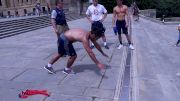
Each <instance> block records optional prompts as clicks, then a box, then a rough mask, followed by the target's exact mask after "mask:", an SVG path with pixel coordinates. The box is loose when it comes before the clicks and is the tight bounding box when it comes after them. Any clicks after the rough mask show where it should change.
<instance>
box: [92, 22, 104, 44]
mask: <svg viewBox="0 0 180 101" xmlns="http://www.w3.org/2000/svg"><path fill="white" fill-rule="evenodd" d="M104 32H105V29H104V27H103V24H102V23H101V22H98V21H97V22H94V23H93V24H92V27H91V33H92V34H91V35H92V36H91V38H93V39H95V40H97V39H99V38H100V37H101V36H102V35H103V34H104Z"/></svg>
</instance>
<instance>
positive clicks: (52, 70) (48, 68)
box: [44, 65, 56, 74]
mask: <svg viewBox="0 0 180 101" xmlns="http://www.w3.org/2000/svg"><path fill="white" fill-rule="evenodd" d="M44 69H45V70H47V71H48V72H49V73H50V74H55V73H56V72H55V71H54V69H53V68H52V67H48V66H47V65H46V66H44Z"/></svg>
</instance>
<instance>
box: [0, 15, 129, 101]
mask: <svg viewBox="0 0 180 101" xmlns="http://www.w3.org/2000/svg"><path fill="white" fill-rule="evenodd" d="M111 22H112V21H111V15H110V16H109V17H108V18H107V19H106V21H105V22H104V24H105V26H106V33H107V34H106V36H107V42H108V45H109V47H110V49H109V50H106V49H105V48H104V47H102V48H103V50H104V51H105V52H106V53H108V55H109V58H105V57H103V56H102V55H101V54H100V53H99V52H98V51H97V50H96V49H93V51H94V52H95V54H96V56H97V58H98V59H99V60H100V61H101V62H102V63H104V64H106V65H107V69H106V70H105V72H104V74H103V75H101V74H100V72H99V69H98V68H97V66H96V65H95V64H94V63H93V62H92V60H91V59H90V58H89V56H88V55H87V53H86V51H85V50H84V48H83V46H82V44H80V43H78V42H77V43H75V44H74V47H75V49H76V51H77V55H78V58H77V60H76V62H75V63H74V65H73V68H74V71H75V72H76V75H65V74H63V73H62V72H61V71H62V70H63V68H64V67H65V66H66V62H67V59H68V58H67V57H65V58H62V59H60V60H59V61H58V62H57V63H55V64H54V65H53V67H54V69H55V70H56V71H57V73H56V74H55V75H51V74H48V73H47V71H45V70H44V69H43V66H44V65H46V64H47V63H48V61H49V59H50V58H51V57H52V55H53V54H54V53H56V52H57V43H56V41H57V39H56V35H55V33H54V32H53V29H52V27H47V28H43V29H40V30H36V31H32V32H28V33H24V34H21V35H16V36H13V37H9V38H5V39H1V40H0V57H1V61H0V64H1V65H0V91H1V92H0V99H1V101H21V99H19V98H18V93H20V92H21V91H22V90H26V89H46V90H48V91H49V92H51V96H50V97H44V96H41V95H37V96H36V95H35V96H32V97H29V98H28V99H25V101H116V100H118V99H119V97H120V89H121V78H122V76H123V71H122V66H124V65H122V62H125V58H123V57H124V55H125V53H126V50H127V48H126V47H123V48H122V49H121V50H117V49H116V47H117V45H118V39H117V36H115V35H114V33H113V32H112V29H111ZM69 25H70V28H84V29H87V30H89V29H90V24H89V22H88V21H87V19H79V20H75V21H71V22H69ZM99 43H100V44H101V45H102V46H103V42H102V40H101V39H100V40H99ZM123 68H124V67H123Z"/></svg>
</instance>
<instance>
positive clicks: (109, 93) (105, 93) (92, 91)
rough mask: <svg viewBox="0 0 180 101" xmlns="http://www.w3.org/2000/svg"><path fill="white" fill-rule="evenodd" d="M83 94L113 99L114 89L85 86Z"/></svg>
mask: <svg viewBox="0 0 180 101" xmlns="http://www.w3.org/2000/svg"><path fill="white" fill-rule="evenodd" d="M84 95H85V96H89V97H98V98H104V99H113V97H114V90H106V89H99V88H87V89H86V91H85V93H84Z"/></svg>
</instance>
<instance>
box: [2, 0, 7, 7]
mask: <svg viewBox="0 0 180 101" xmlns="http://www.w3.org/2000/svg"><path fill="white" fill-rule="evenodd" d="M1 3H2V7H4V8H6V7H7V4H6V1H5V0H1Z"/></svg>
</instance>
